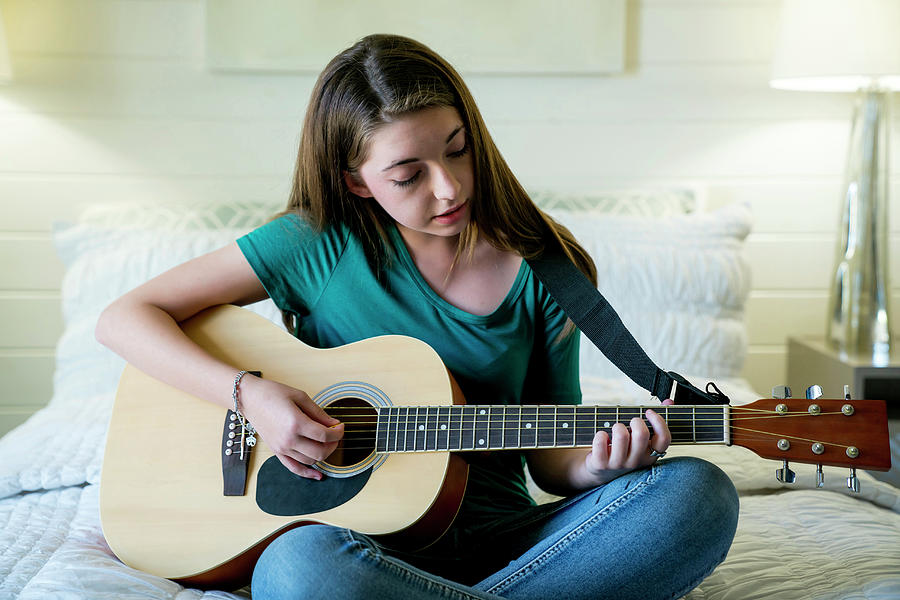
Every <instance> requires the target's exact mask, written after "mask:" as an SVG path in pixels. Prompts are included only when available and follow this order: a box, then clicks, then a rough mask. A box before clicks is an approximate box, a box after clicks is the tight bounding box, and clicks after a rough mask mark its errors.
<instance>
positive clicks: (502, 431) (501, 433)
mask: <svg viewBox="0 0 900 600" xmlns="http://www.w3.org/2000/svg"><path fill="white" fill-rule="evenodd" d="M647 408H651V407H646V406H644V407H640V406H612V407H609V406H607V407H601V406H554V405H549V406H503V405H482V406H479V405H454V406H392V407H385V408H380V409H379V410H378V422H377V426H376V438H375V450H376V451H377V452H433V451H438V450H441V451H447V450H449V451H466V450H513V449H527V448H565V447H570V448H573V447H585V446H590V445H591V442H592V441H593V439H594V434H595V433H596V432H598V431H601V430H603V431H606V432H607V433H610V432H611V429H612V426H613V425H615V424H616V423H623V424H625V425H628V424H629V422H630V421H631V419H632V418H634V417H638V418H641V419H643V420H644V422H645V423H646V422H647V421H646V418H645V417H644V416H643V414H644V411H645V410H646V409H647ZM652 408H653V410H655V411H656V412H658V413H659V414H660V415H661V416H662V417H663V419H664V420H665V421H666V423H667V424H668V426H669V431H670V432H671V433H672V443H673V444H704V443H706V444H723V443H729V429H728V412H727V408H728V407H727V406H654V407H652ZM647 426H648V427H649V428H650V429H651V432H652V426H651V425H650V424H649V423H647Z"/></svg>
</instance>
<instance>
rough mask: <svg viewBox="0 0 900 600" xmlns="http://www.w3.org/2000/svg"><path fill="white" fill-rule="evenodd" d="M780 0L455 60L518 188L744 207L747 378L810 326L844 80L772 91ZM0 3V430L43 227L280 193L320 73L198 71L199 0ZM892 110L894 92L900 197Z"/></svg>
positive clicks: (22, 389) (839, 156)
mask: <svg viewBox="0 0 900 600" xmlns="http://www.w3.org/2000/svg"><path fill="white" fill-rule="evenodd" d="M777 9H778V2H777V0H643V1H640V0H631V1H629V3H628V32H627V38H628V71H627V73H626V74H625V75H622V76H616V77H564V76H558V77H519V76H490V77H489V76H469V77H467V80H468V82H469V84H470V86H471V87H472V89H473V91H474V93H475V96H476V99H477V100H478V101H479V104H480V106H481V108H482V111H483V112H484V115H485V118H486V120H487V122H488V125H489V127H490V128H491V130H492V132H493V134H494V135H495V137H496V139H497V141H498V143H499V145H500V147H501V149H502V150H503V152H504V154H505V156H506V158H507V160H508V161H509V162H510V163H511V165H512V166H513V168H514V170H515V171H516V172H517V173H518V174H519V175H520V177H521V179H522V180H523V182H524V183H525V184H526V185H527V186H529V187H532V188H557V189H567V190H589V189H618V188H623V187H629V186H634V185H641V186H644V185H650V186H665V185H691V186H698V185H699V186H701V187H702V188H703V189H704V190H705V192H706V200H707V203H708V204H709V205H712V206H715V205H718V204H722V203H727V202H732V201H737V200H741V201H747V202H750V203H751V204H752V205H753V209H754V212H755V215H756V226H755V230H754V233H753V234H752V236H751V237H750V239H749V241H748V244H747V252H748V256H749V258H750V260H751V263H752V266H753V277H754V286H753V291H752V294H751V297H750V302H749V307H748V315H747V321H748V326H749V330H750V342H751V347H750V355H749V358H748V361H747V365H746V369H745V375H746V376H747V377H748V378H749V379H750V380H751V382H752V383H753V384H754V385H755V387H756V388H757V389H758V390H766V389H768V388H769V387H771V385H773V384H775V383H780V382H783V381H784V379H785V364H784V359H785V338H786V337H787V336H788V335H795V334H816V333H818V332H820V331H822V329H823V323H824V312H825V301H826V296H827V290H826V288H825V284H826V282H827V281H828V277H829V270H830V268H831V262H832V255H833V251H834V233H835V229H836V225H837V218H838V200H839V197H840V185H841V179H842V171H843V166H844V164H843V163H844V158H845V154H846V144H847V139H848V135H849V118H850V114H851V110H852V97H851V96H849V95H841V94H838V95H828V94H803V93H792V92H782V91H775V90H771V89H769V87H768V85H767V76H768V72H769V60H770V56H771V45H772V40H773V34H774V27H775V21H776V15H777ZM0 10H2V14H3V17H4V20H5V22H6V28H7V37H8V40H9V44H10V50H11V53H12V59H13V63H14V68H15V73H16V78H15V80H14V82H13V83H12V84H10V85H6V86H0V207H2V214H3V221H2V223H0V382H2V389H3V392H0V433H2V432H3V431H5V430H7V429H8V428H10V427H12V426H13V425H15V424H16V423H18V422H21V421H22V420H24V419H25V418H26V417H27V415H28V414H30V413H31V412H33V411H34V410H36V409H37V408H39V407H40V406H41V405H43V404H44V403H46V402H47V400H48V399H49V398H50V395H51V393H52V383H51V372H52V365H53V346H54V344H55V342H56V339H57V337H58V336H59V333H60V331H61V329H62V319H61V316H60V315H59V291H58V290H59V283H60V278H61V274H62V266H61V265H60V264H59V261H58V260H57V259H56V257H55V255H54V252H53V249H52V246H51V242H50V227H51V223H52V222H53V221H54V220H58V219H71V218H73V217H74V216H75V215H76V214H77V212H78V210H79V209H80V208H81V207H83V206H84V205H86V204H88V203H91V202H97V201H119V200H148V201H152V200H155V199H165V200H169V201H171V200H183V201H185V202H189V201H195V200H212V199H231V198H235V199H280V198H284V197H285V195H286V192H287V189H288V180H289V178H290V174H291V168H292V163H293V160H294V153H295V147H296V143H297V140H298V134H299V123H300V120H301V116H302V114H303V111H304V108H305V104H306V100H307V97H308V94H309V91H310V88H311V86H312V83H313V80H314V75H312V74H310V75H266V74H227V75H226V74H214V73H211V72H208V71H207V70H205V69H204V66H203V61H204V58H203V43H204V42H203V27H204V15H203V2H202V0H40V1H38V0H0ZM426 41H427V40H426ZM896 109H897V102H896V99H895V102H894V115H895V117H894V120H893V121H892V134H891V135H892V139H893V151H892V154H891V155H892V164H891V173H892V181H891V183H892V189H893V190H895V196H900V188H898V186H897V182H898V178H897V174H898V173H900V169H898V156H900V153H898V152H897V145H898V140H900V132H898V127H897V124H898V119H897V117H898V116H900V114H898V112H897V110H896ZM898 207H900V198H895V201H894V202H893V208H892V214H891V223H892V225H891V232H892V233H891V243H892V247H891V250H892V251H891V256H892V258H893V262H892V265H891V269H892V272H891V278H892V281H893V283H894V285H893V305H894V307H898V306H900V303H898V296H900V208H898ZM898 310H900V309H898ZM894 316H895V329H896V330H898V334H900V326H898V325H897V324H896V323H897V320H900V314H897V313H896V312H895V314H894Z"/></svg>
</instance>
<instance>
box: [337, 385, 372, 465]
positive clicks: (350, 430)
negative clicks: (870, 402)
mask: <svg viewBox="0 0 900 600" xmlns="http://www.w3.org/2000/svg"><path fill="white" fill-rule="evenodd" d="M325 412H327V413H328V414H329V415H330V416H332V417H334V418H335V419H338V420H339V421H341V423H343V424H344V439H342V440H341V441H340V443H338V447H337V449H336V450H335V451H334V452H333V453H332V454H331V456H329V457H328V458H327V459H326V460H325V462H326V463H328V464H330V465H333V466H335V467H351V466H353V465H355V464H358V463H361V462H363V461H365V460H366V459H367V458H369V457H370V456H371V455H372V454H373V453H374V452H375V425H376V422H377V420H378V411H376V410H375V407H373V406H372V405H371V404H369V403H368V402H366V401H365V400H360V399H359V398H341V399H340V400H336V401H335V402H333V403H332V404H329V405H328V406H326V407H325Z"/></svg>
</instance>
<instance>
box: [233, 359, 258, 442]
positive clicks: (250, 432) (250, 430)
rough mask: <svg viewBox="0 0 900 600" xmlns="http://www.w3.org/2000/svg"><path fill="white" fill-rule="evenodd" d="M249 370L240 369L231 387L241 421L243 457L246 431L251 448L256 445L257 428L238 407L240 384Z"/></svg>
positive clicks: (236, 412)
mask: <svg viewBox="0 0 900 600" xmlns="http://www.w3.org/2000/svg"><path fill="white" fill-rule="evenodd" d="M246 374H247V371H239V372H238V374H237V375H235V377H234V385H233V386H232V387H231V399H232V400H233V401H234V414H235V415H237V418H238V421H240V422H241V458H243V456H244V433H245V432H246V433H247V445H248V446H250V447H251V448H252V447H253V446H255V445H256V428H254V427H253V425H251V424H250V422H249V421H248V420H247V419H245V418H244V415H243V414H241V410H240V409H239V408H238V384H239V383H240V382H241V379H242V378H243V377H244V375H246Z"/></svg>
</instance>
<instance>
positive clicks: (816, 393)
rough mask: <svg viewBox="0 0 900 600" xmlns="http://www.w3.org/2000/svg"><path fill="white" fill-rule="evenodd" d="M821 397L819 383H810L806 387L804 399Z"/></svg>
mask: <svg viewBox="0 0 900 600" xmlns="http://www.w3.org/2000/svg"><path fill="white" fill-rule="evenodd" d="M821 397H822V386H819V385H811V386H809V387H808V388H806V399H807V400H815V399H816V398H821Z"/></svg>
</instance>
